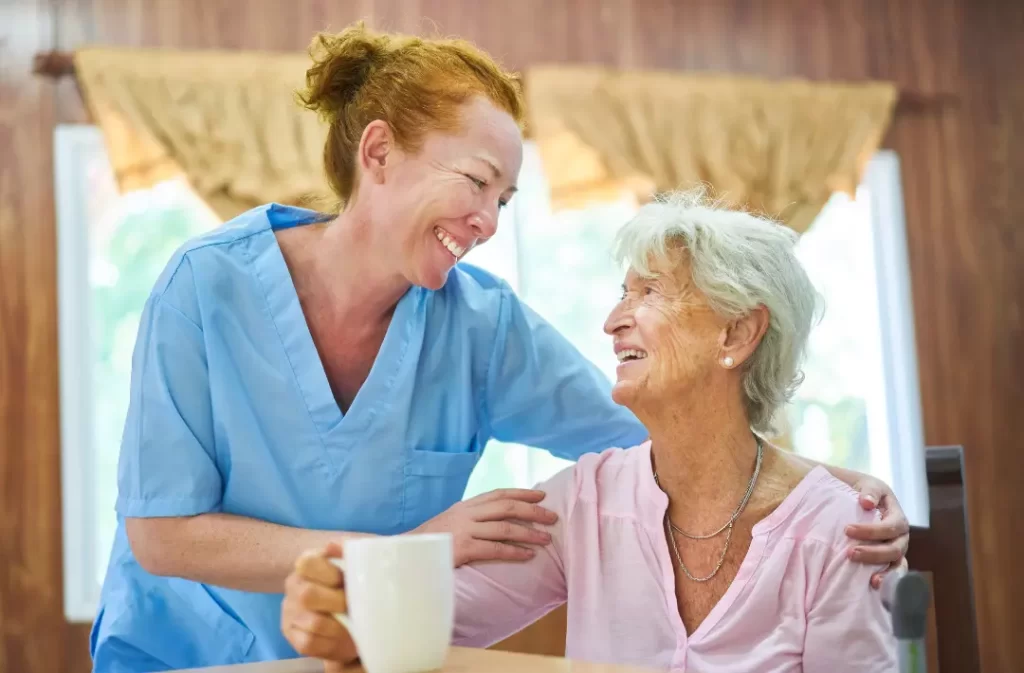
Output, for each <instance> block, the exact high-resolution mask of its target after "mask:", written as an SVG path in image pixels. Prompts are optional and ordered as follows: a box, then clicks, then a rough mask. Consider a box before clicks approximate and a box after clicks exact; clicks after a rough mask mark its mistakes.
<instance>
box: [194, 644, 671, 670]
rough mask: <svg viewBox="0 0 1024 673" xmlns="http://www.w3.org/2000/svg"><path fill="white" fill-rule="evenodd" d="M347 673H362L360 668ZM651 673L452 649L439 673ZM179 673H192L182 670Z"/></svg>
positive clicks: (282, 664)
mask: <svg viewBox="0 0 1024 673" xmlns="http://www.w3.org/2000/svg"><path fill="white" fill-rule="evenodd" d="M323 670H324V669H323V665H322V664H321V663H320V662H319V661H317V660H315V659H290V660H287V661H271V662H265V663H261V664H240V665H238V666H215V667H213V668H197V669H192V670H191V673H323ZM346 671H351V672H352V673H362V672H363V669H362V667H360V666H353V667H352V668H350V669H346ZM521 672H522V673H651V670H650V669H646V668H635V667H632V666H615V665H612V664H591V663H587V662H583V661H570V660H569V659H562V658H561V657H542V656H538V655H536V654H514V653H512V652H499V651H497V650H478V649H472V648H466V647H453V648H451V652H450V653H449V654H448V661H447V662H446V663H445V666H444V668H442V669H441V671H440V673H521ZM179 673H189V672H188V671H180V672H179Z"/></svg>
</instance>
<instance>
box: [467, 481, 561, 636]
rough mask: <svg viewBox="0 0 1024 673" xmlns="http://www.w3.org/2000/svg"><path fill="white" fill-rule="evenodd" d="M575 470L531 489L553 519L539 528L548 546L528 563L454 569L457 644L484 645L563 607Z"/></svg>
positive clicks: (481, 563) (496, 562) (478, 564)
mask: <svg viewBox="0 0 1024 673" xmlns="http://www.w3.org/2000/svg"><path fill="white" fill-rule="evenodd" d="M577 469H578V466H576V465H573V466H571V467H568V468H566V469H564V470H562V471H561V472H559V473H558V474H556V475H555V476H553V477H551V479H549V480H547V481H546V482H543V483H540V484H538V485H537V486H535V487H534V488H536V489H538V490H541V491H544V492H545V493H546V494H547V495H546V497H545V498H544V500H543V501H542V502H541V503H540V504H541V506H543V507H545V508H547V509H549V510H551V511H552V512H555V513H556V514H557V515H558V521H557V522H555V523H554V524H552V525H551V526H543V529H544V530H546V531H547V532H548V533H550V534H551V543H550V544H548V545H546V546H544V547H539V548H537V554H536V555H535V556H534V557H533V558H532V559H530V560H529V561H521V562H514V561H491V562H480V563H471V564H468V565H464V566H462V567H460V568H457V569H456V570H455V630H454V634H453V642H454V643H455V644H456V645H459V646H464V647H489V646H490V645H493V644H494V643H496V642H498V641H501V640H503V639H505V638H507V637H508V636H510V635H512V634H513V633H517V632H518V631H521V630H522V629H524V628H525V627H527V626H529V625H530V624H532V623H533V622H535V621H537V620H538V619H540V618H541V617H543V616H544V615H545V614H547V613H548V612H550V611H551V610H554V609H555V608H556V607H558V606H559V605H562V604H563V603H565V601H566V598H567V595H568V589H567V584H566V574H565V555H566V552H567V550H566V548H565V545H566V540H567V535H566V528H567V526H568V525H569V522H570V520H571V517H572V509H573V505H574V503H575V502H576V499H577V497H578V494H579V484H578V481H577Z"/></svg>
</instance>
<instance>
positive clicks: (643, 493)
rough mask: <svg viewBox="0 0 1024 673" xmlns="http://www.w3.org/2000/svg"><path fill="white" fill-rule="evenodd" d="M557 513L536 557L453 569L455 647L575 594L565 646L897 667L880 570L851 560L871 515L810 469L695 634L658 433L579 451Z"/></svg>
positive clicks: (750, 661) (550, 503) (812, 665)
mask: <svg viewBox="0 0 1024 673" xmlns="http://www.w3.org/2000/svg"><path fill="white" fill-rule="evenodd" d="M538 488H540V489H542V490H544V491H546V492H547V494H548V496H547V498H546V499H545V500H544V502H543V503H542V504H543V505H544V506H545V507H547V508H548V509H551V510H553V511H555V512H557V513H558V515H559V520H558V523H556V524H555V525H553V526H551V527H549V530H550V532H551V534H552V538H553V541H552V543H551V544H550V545H548V546H547V547H545V548H543V549H542V550H539V551H538V553H537V555H536V556H535V557H534V558H533V559H532V560H530V561H528V562H526V563H505V562H493V563H479V564H475V565H472V566H463V567H461V568H459V569H458V570H457V571H456V620H455V621H456V624H455V633H454V642H455V644H457V645H465V646H473V647H485V646H488V645H491V644H493V643H495V642H497V641H499V640H501V639H503V638H505V637H506V636H509V635H511V634H513V633H515V632H517V631H519V630H521V629H522V628H523V627H525V626H527V625H528V624H530V623H532V622H534V621H536V620H537V619H539V618H540V617H541V616H543V615H544V614H546V613H547V612H549V611H551V610H552V609H554V608H555V607H557V606H559V605H561V604H562V603H566V602H568V633H567V634H566V656H567V657H569V658H571V659H580V660H586V661H594V662H603V663H621V664H633V665H638V666H647V667H652V668H657V669H663V670H664V669H670V670H673V671H692V672H706V671H728V672H730V673H741V672H743V671H750V672H752V673H753V672H755V671H756V672H757V673H781V672H783V671H794V672H795V671H807V672H808V673H814V672H817V671H822V672H823V673H845V672H847V671H848V672H850V673H854V672H856V673H864V672H866V671H871V672H872V673H878V672H885V671H895V670H897V664H896V641H895V639H894V637H893V636H892V630H891V626H890V619H889V615H888V613H887V611H886V610H885V608H884V607H883V606H882V603H881V597H880V595H879V592H877V591H875V590H873V589H871V587H870V586H869V579H870V577H871V575H872V573H874V572H877V571H878V570H879V568H878V567H877V566H869V565H864V564H860V563H854V562H852V561H849V560H848V559H847V558H846V554H845V551H846V549H847V547H848V546H849V542H848V540H847V537H846V533H845V530H844V529H845V527H846V525H847V524H851V523H863V522H870V521H872V520H874V519H875V517H876V516H877V515H876V514H875V513H871V512H865V511H864V510H863V509H862V508H861V507H860V505H859V504H858V503H857V497H856V493H855V492H854V491H853V490H852V489H850V488H849V487H848V486H846V485H845V484H843V483H842V482H840V481H839V480H837V479H835V478H834V477H833V476H832V475H831V474H829V472H828V471H827V470H825V469H824V468H821V467H818V468H815V469H814V470H812V471H811V472H810V473H809V474H808V475H807V476H806V477H804V479H803V480H802V481H801V482H800V483H799V484H798V485H797V487H796V488H795V489H794V490H793V492H792V493H790V494H789V495H788V496H787V497H786V499H785V500H784V501H783V502H782V504H781V505H779V507H778V508H777V509H776V510H775V511H774V512H773V513H772V514H770V515H769V516H768V517H767V518H765V519H763V520H762V521H760V522H758V523H757V524H756V525H755V526H754V529H753V540H752V541H751V543H750V549H749V550H748V551H747V555H746V557H745V558H744V559H743V562H742V564H741V565H740V568H739V571H738V573H737V574H736V578H735V579H734V580H733V582H732V584H731V585H730V586H729V588H728V590H727V591H726V592H725V595H724V596H722V598H721V600H720V601H719V602H718V604H717V605H716V606H715V607H714V608H713V609H712V611H711V613H710V614H709V615H708V616H707V618H705V620H704V621H703V622H702V623H701V625H700V626H699V627H698V628H697V630H696V631H694V632H693V633H692V634H689V633H687V632H686V629H685V627H684V626H683V623H682V619H681V618H680V616H679V611H678V609H677V605H676V595H675V581H674V579H673V559H672V557H671V556H670V552H669V549H668V543H667V541H666V539H665V533H664V528H663V516H664V514H665V511H666V508H667V507H668V498H667V496H666V495H665V494H664V493H663V492H662V491H661V489H659V488H658V486H657V485H656V484H655V483H654V477H653V475H652V473H651V447H650V444H649V443H645V444H643V445H641V446H638V447H636V448H633V449H630V450H622V449H609V450H607V451H605V452H603V453H601V454H599V455H597V454H589V455H585V456H584V457H583V458H580V460H579V462H578V463H576V465H574V466H573V467H571V468H567V469H566V470H564V471H562V472H560V473H559V474H557V475H555V476H554V477H553V478H552V479H550V480H549V481H548V482H546V483H544V484H542V485H540V486H538Z"/></svg>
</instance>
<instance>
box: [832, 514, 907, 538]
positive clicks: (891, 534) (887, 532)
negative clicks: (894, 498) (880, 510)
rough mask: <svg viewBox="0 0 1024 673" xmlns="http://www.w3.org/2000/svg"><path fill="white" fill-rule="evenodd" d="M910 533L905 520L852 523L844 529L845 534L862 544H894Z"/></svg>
mask: <svg viewBox="0 0 1024 673" xmlns="http://www.w3.org/2000/svg"><path fill="white" fill-rule="evenodd" d="M909 532H910V524H909V523H907V520H906V519H897V520H885V519H883V520H882V521H879V522H878V523H854V524H850V525H849V526H847V527H846V534H847V535H848V536H849V537H851V538H853V539H854V540H861V541H863V542H896V541H897V540H898V539H899V538H901V537H903V536H905V535H907V533H909Z"/></svg>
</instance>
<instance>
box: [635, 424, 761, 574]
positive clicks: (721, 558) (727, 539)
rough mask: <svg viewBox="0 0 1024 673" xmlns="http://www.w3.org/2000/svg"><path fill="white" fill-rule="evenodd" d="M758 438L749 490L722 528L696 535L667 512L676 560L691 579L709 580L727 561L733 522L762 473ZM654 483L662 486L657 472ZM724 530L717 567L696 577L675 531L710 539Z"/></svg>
mask: <svg viewBox="0 0 1024 673" xmlns="http://www.w3.org/2000/svg"><path fill="white" fill-rule="evenodd" d="M755 437H756V436H755ZM756 439H757V460H756V462H755V463H754V474H752V475H751V476H750V482H749V483H748V484H747V492H746V493H744V494H743V499H742V500H740V504H739V506H738V507H737V508H736V510H735V511H734V512H733V513H732V516H731V517H729V520H728V521H726V522H725V524H724V525H723V526H722V527H721V528H719V529H718V530H716V531H714V532H713V533H707V534H705V535H694V534H692V533H687V532H686V531H684V530H683V529H682V528H679V527H678V526H676V525H675V524H674V523H672V521H671V519H669V517H668V511H667V510H666V512H665V533H666V534H667V535H668V539H669V542H670V543H671V544H672V551H673V552H674V553H675V557H676V561H677V562H678V563H679V567H680V568H681V569H682V571H683V573H685V574H686V576H687V577H688V578H690V580H691V581H694V582H707V581H708V580H709V579H711V578H712V577H714V576H715V575H717V574H718V571H719V570H721V569H722V564H723V563H725V554H726V552H728V551H729V544H730V543H731V542H732V529H733V524H735V523H736V519H738V518H739V516H740V513H742V512H743V509H744V508H745V507H746V506H747V502H749V501H750V496H751V495H752V494H753V493H754V485H755V484H757V475H758V474H760V472H761V459H762V458H763V456H764V445H763V444H762V442H761V438H760V437H756ZM654 483H656V484H657V485H658V488H661V482H660V481H659V480H658V473H657V472H655V473H654ZM722 531H727V534H726V537H725V547H724V548H723V549H722V555H721V556H719V558H718V563H717V564H716V565H715V569H714V570H712V571H711V574H709V575H705V576H704V577H694V576H693V575H692V574H691V573H690V571H689V570H688V569H687V568H686V564H684V563H683V556H682V554H680V553H679V546H678V545H677V544H676V536H675V535H674V534H673V533H679V534H680V535H682V536H683V537H687V538H689V539H691V540H709V539H711V538H713V537H718V536H719V535H721V534H722Z"/></svg>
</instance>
